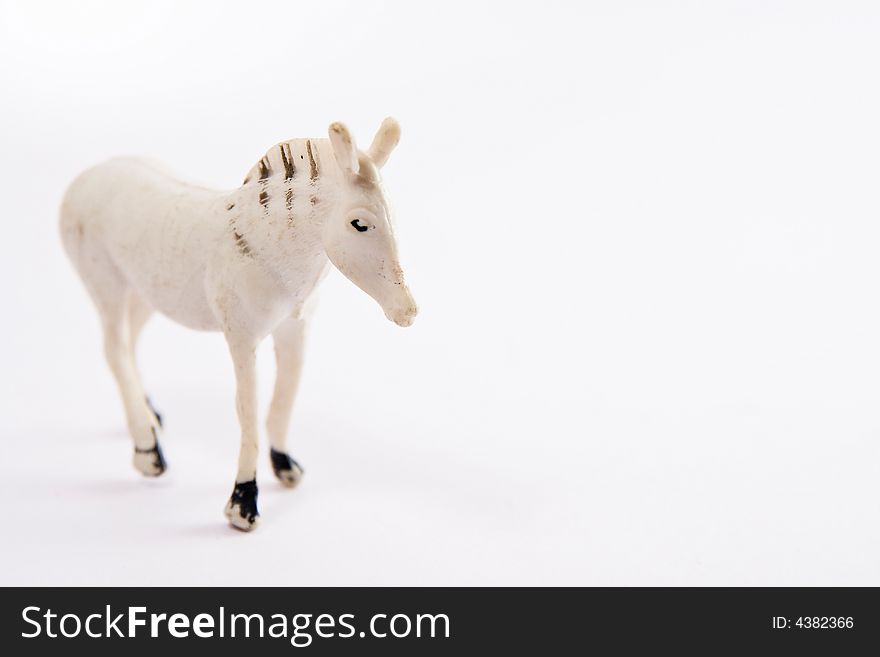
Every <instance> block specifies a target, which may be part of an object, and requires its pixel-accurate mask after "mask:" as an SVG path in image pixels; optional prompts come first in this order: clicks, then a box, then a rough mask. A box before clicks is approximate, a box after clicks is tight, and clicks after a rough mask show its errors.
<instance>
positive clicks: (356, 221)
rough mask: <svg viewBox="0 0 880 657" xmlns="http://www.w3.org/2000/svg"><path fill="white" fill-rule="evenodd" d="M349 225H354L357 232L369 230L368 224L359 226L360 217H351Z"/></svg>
mask: <svg viewBox="0 0 880 657" xmlns="http://www.w3.org/2000/svg"><path fill="white" fill-rule="evenodd" d="M351 225H352V226H354V227H355V229H356V230H357V232H359V233H363V232H364V231H366V230H369V228H370V227H369V226H361V220H360V219H352V220H351Z"/></svg>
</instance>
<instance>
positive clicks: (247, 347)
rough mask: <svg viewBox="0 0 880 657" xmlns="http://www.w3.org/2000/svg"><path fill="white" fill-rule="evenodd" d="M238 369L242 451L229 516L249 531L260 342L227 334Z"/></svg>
mask: <svg viewBox="0 0 880 657" xmlns="http://www.w3.org/2000/svg"><path fill="white" fill-rule="evenodd" d="M226 341H227V343H228V344H229V353H230V354H231V356H232V363H233V365H234V367H235V383H236V393H235V402H236V404H235V405H236V410H237V411H238V422H239V424H240V425H241V451H240V452H239V456H238V474H237V475H236V477H235V487H234V488H233V490H232V496H231V497H230V498H229V502H228V503H227V504H226V511H225V512H226V517H227V518H228V519H229V522H230V524H231V525H232V526H233V527H235V528H236V529H241V530H243V531H250V530H251V529H253V528H254V527H255V526H256V524H257V518H258V517H259V515H260V514H259V512H258V511H257V381H256V369H257V359H256V347H257V341H256V340H252V339H249V338H243V337H239V336H235V335H230V334H228V333H227V335H226Z"/></svg>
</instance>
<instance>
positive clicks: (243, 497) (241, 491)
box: [225, 480, 260, 531]
mask: <svg viewBox="0 0 880 657" xmlns="http://www.w3.org/2000/svg"><path fill="white" fill-rule="evenodd" d="M225 513H226V517H227V518H228V519H229V523H230V524H231V525H232V526H233V527H235V528H236V529H241V530H242V531H250V530H251V529H253V528H254V527H255V526H256V524H257V518H259V517H260V513H259V511H257V482H256V480H251V481H245V482H242V483H236V484H235V488H233V489H232V497H230V498H229V502H228V503H227V504H226V511H225Z"/></svg>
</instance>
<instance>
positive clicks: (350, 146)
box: [327, 121, 358, 174]
mask: <svg viewBox="0 0 880 657" xmlns="http://www.w3.org/2000/svg"><path fill="white" fill-rule="evenodd" d="M327 132H328V133H329V135H330V144H331V146H333V154H334V155H335V156H336V161H337V162H338V163H339V168H340V169H342V170H343V171H344V172H346V173H349V174H355V173H357V171H358V159H357V148H356V147H355V145H354V139H352V137H351V133H350V132H349V131H348V128H346V127H345V126H344V125H343V124H342V123H339V122H338V121H337V122H335V123H331V124H330V128H329V130H328V131H327Z"/></svg>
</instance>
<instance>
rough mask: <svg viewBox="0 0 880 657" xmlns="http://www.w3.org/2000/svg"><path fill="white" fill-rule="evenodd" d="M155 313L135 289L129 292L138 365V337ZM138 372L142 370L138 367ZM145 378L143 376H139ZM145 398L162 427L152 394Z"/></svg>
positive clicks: (130, 324)
mask: <svg viewBox="0 0 880 657" xmlns="http://www.w3.org/2000/svg"><path fill="white" fill-rule="evenodd" d="M152 314H153V308H152V306H150V304H148V303H147V302H146V301H144V300H143V298H141V296H140V295H138V294H137V293H136V292H134V291H133V290H132V291H131V292H130V294H129V298H128V335H129V346H130V349H131V358H132V360H133V361H134V363H135V366H137V342H138V338H140V335H141V331H142V330H143V328H144V325H145V324H146V323H147V320H149V319H150V316H152ZM138 372H140V370H139V369H138ZM138 378H140V379H141V380H143V377H140V376H139V377H138ZM145 400H146V402H147V406H148V407H149V408H150V412H151V413H152V414H153V417H154V418H155V419H156V423H157V424H158V425H159V428H162V426H163V425H162V414H161V413H159V411H157V410H156V407H155V406H153V402H152V401H151V400H150V396H149V395H146V397H145Z"/></svg>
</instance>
